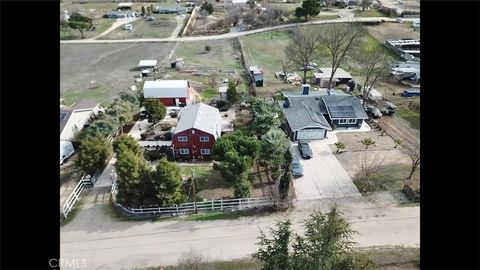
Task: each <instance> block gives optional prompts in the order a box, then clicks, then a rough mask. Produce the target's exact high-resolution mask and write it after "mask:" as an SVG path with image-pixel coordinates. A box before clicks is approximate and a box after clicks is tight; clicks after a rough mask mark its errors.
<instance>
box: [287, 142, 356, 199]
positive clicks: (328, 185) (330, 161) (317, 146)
mask: <svg viewBox="0 0 480 270" xmlns="http://www.w3.org/2000/svg"><path fill="white" fill-rule="evenodd" d="M310 146H311V148H312V151H313V158H311V159H309V160H306V159H302V157H301V156H300V152H299V150H298V146H297V143H293V144H292V152H293V153H295V154H296V155H297V156H298V157H299V159H300V162H301V163H302V165H303V174H304V175H303V177H300V178H295V179H294V180H293V186H294V187H295V195H296V196H297V199H298V200H300V201H301V200H317V199H329V198H341V197H356V196H361V194H360V192H358V189H357V187H356V186H355V185H354V184H353V182H352V179H351V178H350V176H349V175H348V173H347V171H345V169H344V168H343V167H342V165H341V164H340V162H339V161H338V160H337V158H336V157H335V155H334V154H333V153H332V151H331V150H330V148H329V147H328V144H327V141H325V140H318V141H312V142H310Z"/></svg>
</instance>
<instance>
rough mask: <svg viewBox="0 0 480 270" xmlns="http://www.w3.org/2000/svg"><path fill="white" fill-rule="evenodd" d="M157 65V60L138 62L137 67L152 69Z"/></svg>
mask: <svg viewBox="0 0 480 270" xmlns="http://www.w3.org/2000/svg"><path fill="white" fill-rule="evenodd" d="M156 65H157V60H140V63H138V67H140V68H153V67H155V66H156Z"/></svg>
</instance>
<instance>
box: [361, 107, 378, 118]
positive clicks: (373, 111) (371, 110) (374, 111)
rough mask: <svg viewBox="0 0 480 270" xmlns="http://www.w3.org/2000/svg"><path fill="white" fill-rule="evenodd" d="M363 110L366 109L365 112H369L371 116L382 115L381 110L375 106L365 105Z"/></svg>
mask: <svg viewBox="0 0 480 270" xmlns="http://www.w3.org/2000/svg"><path fill="white" fill-rule="evenodd" d="M365 110H366V111H367V114H369V115H370V117H372V118H380V117H382V112H381V111H380V110H379V109H378V108H377V107H375V106H367V107H366V109H365Z"/></svg>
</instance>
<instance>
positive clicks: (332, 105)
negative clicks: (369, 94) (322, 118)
mask: <svg viewBox="0 0 480 270" xmlns="http://www.w3.org/2000/svg"><path fill="white" fill-rule="evenodd" d="M322 100H323V102H325V106H326V107H327V111H328V114H329V115H330V118H332V119H338V118H357V119H368V116H367V114H366V113H365V109H364V108H363V106H362V104H361V103H360V99H358V98H357V97H354V96H323V97H322Z"/></svg>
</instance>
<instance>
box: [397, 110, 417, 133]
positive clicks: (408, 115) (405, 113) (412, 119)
mask: <svg viewBox="0 0 480 270" xmlns="http://www.w3.org/2000/svg"><path fill="white" fill-rule="evenodd" d="M397 114H398V116H400V117H401V118H403V119H405V120H407V121H408V123H410V127H412V128H414V129H420V113H418V112H415V111H413V110H410V109H408V108H404V107H400V108H398V109H397Z"/></svg>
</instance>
